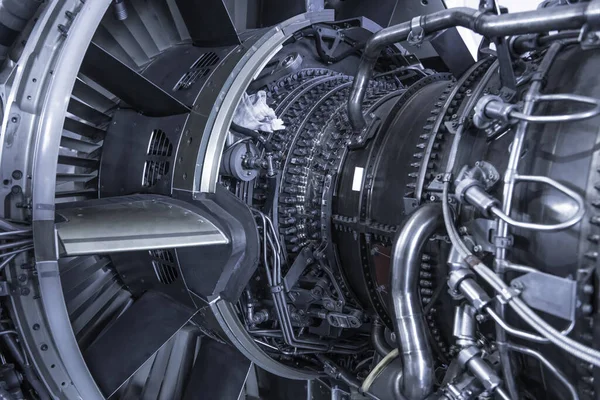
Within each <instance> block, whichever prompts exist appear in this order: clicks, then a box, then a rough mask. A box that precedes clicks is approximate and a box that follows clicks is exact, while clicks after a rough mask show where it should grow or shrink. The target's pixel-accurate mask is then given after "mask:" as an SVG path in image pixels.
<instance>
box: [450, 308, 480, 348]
mask: <svg viewBox="0 0 600 400" xmlns="http://www.w3.org/2000/svg"><path fill="white" fill-rule="evenodd" d="M475 313H476V309H475V308H474V307H473V306H471V305H469V304H466V303H463V304H461V305H460V306H457V307H456V311H455V313H454V327H453V332H452V333H453V334H454V337H455V338H456V339H457V340H456V344H457V345H458V346H468V345H472V344H475V341H476V337H475V334H476V332H477V323H476V321H475Z"/></svg>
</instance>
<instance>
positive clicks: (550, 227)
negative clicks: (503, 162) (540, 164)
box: [491, 175, 585, 231]
mask: <svg viewBox="0 0 600 400" xmlns="http://www.w3.org/2000/svg"><path fill="white" fill-rule="evenodd" d="M514 181H515V182H518V181H521V182H538V183H545V184H547V185H550V186H552V187H553V188H555V189H556V190H558V191H560V192H562V193H563V194H564V195H565V196H567V197H570V198H571V199H573V200H574V201H575V202H576V203H577V207H578V208H577V212H576V213H575V215H573V216H572V217H571V218H569V219H568V220H566V221H564V222H561V223H558V224H538V223H533V222H522V221H517V220H515V219H512V218H511V217H510V216H508V215H506V214H505V213H504V212H502V210H500V209H499V208H498V207H492V209H491V212H492V214H494V215H495V216H497V217H498V218H500V219H501V220H502V221H504V222H506V223H507V224H508V225H511V226H516V227H518V228H523V229H531V230H534V231H558V230H561V229H566V228H569V227H571V226H573V225H575V224H576V223H578V222H579V221H581V219H582V218H583V215H584V214H585V203H584V200H583V197H581V196H580V195H579V194H578V193H575V192H574V191H572V190H571V189H569V188H568V187H566V186H565V185H563V184H562V183H559V182H557V181H555V180H554V179H551V178H548V177H545V176H537V175H515V176H514Z"/></svg>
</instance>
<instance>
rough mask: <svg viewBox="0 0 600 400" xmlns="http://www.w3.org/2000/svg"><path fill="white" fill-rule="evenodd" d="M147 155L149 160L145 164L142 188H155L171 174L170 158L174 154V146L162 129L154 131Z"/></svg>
mask: <svg viewBox="0 0 600 400" xmlns="http://www.w3.org/2000/svg"><path fill="white" fill-rule="evenodd" d="M147 153H148V156H149V158H148V159H147V160H146V163H145V164H144V173H143V176H142V186H143V187H146V188H149V187H152V186H155V185H156V184H157V183H158V182H159V181H160V180H161V179H162V178H163V177H164V176H166V175H167V174H168V173H169V169H170V163H169V160H168V157H170V156H171V154H173V145H172V144H171V141H170V140H169V138H168V137H167V134H166V133H165V132H164V131H162V130H160V129H155V130H153V131H152V134H151V135H150V141H149V142H148V152H147Z"/></svg>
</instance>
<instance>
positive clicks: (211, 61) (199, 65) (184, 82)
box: [173, 51, 219, 92]
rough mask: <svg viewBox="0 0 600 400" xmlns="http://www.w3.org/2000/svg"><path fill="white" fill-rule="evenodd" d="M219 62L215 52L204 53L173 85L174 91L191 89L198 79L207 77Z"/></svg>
mask: <svg viewBox="0 0 600 400" xmlns="http://www.w3.org/2000/svg"><path fill="white" fill-rule="evenodd" d="M218 62H219V56H218V55H217V54H216V53H215V52H212V51H211V52H209V53H204V54H202V55H201V56H200V57H199V58H198V59H197V60H196V61H195V62H194V63H193V64H192V66H191V67H190V69H189V70H188V71H187V72H186V73H185V74H183V76H182V77H181V78H180V79H179V81H178V82H177V83H176V84H175V86H174V87H173V91H174V92H175V91H177V90H185V89H189V88H190V87H191V86H192V85H193V84H194V83H195V82H196V81H197V80H198V79H200V78H203V77H205V76H206V75H208V73H209V72H210V70H211V67H214V66H215V65H217V63H218Z"/></svg>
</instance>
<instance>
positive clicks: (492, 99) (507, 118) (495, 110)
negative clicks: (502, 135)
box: [473, 94, 517, 129]
mask: <svg viewBox="0 0 600 400" xmlns="http://www.w3.org/2000/svg"><path fill="white" fill-rule="evenodd" d="M515 110H516V106H515V105H514V104H510V103H506V102H505V101H504V100H503V99H502V98H501V97H500V96H495V95H491V94H489V95H486V96H483V97H482V98H481V99H479V101H478V102H477V104H476V105H475V115H474V116H473V124H474V125H475V126H476V127H478V128H479V129H486V128H489V127H490V126H492V125H493V124H494V123H495V122H497V121H499V122H503V123H505V124H511V123H515V122H517V121H516V120H513V119H512V118H511V113H512V112H513V111H515Z"/></svg>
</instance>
